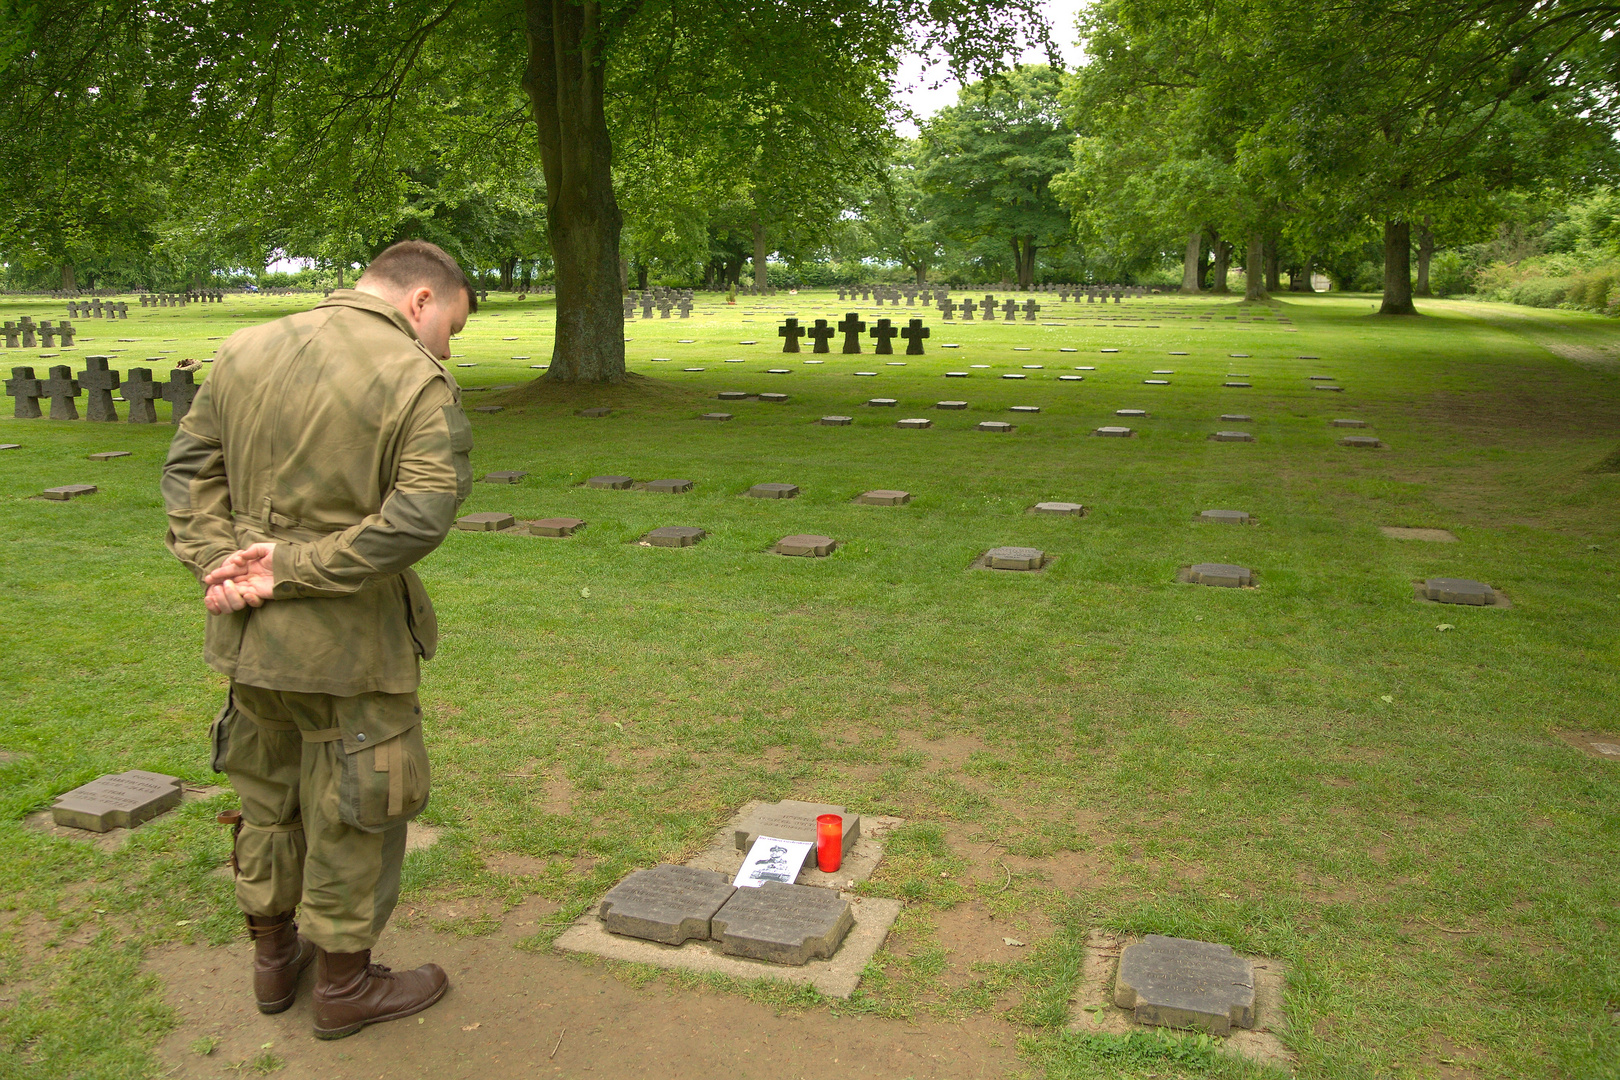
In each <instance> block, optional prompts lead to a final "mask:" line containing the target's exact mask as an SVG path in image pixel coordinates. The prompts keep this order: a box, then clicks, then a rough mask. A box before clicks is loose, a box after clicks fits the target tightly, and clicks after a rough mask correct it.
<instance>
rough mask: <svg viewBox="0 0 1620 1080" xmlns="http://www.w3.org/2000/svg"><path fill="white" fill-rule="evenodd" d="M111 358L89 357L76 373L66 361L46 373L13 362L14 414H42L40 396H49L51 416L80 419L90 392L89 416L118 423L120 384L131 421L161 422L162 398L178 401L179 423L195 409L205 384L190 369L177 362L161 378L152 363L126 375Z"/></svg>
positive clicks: (10, 386)
mask: <svg viewBox="0 0 1620 1080" xmlns="http://www.w3.org/2000/svg"><path fill="white" fill-rule="evenodd" d="M110 359H111V358H110V357H106V356H87V357H85V358H84V362H85V370H84V371H81V372H79V377H78V378H76V379H75V378H74V377H73V369H72V368H70V367H68V366H67V365H66V364H58V365H57V366H55V367H53V368H51V369H50V373H49V377H48V378H44V379H40V378H36V377H35V375H34V369H33V368H31V367H15V368H12V369H11V378H9V379H7V380H6V384H5V389H6V395H7V396H8V397H11V398H14V399H16V406H15V409H14V411H13V413H12V415H13V416H15V417H16V418H17V419H19V420H32V419H37V418H39V417H40V416H41V415H42V414H41V411H40V407H39V403H40V401H42V400H49V402H50V419H52V420H77V419H79V408H78V404H77V399H78V397H79V396H80V394H84V395H86V402H85V419H86V420H89V421H93V422H105V423H117V422H118V409H117V406H116V405H115V404H114V402H113V391H114V390H118V389H122V390H123V393H124V400H125V401H126V402H127V403H128V404H129V422H130V423H131V424H155V423H157V410H156V409H155V408H154V402H155V401H156V400H157V399H159V398H161V399H163V400H164V401H167V402H168V403H169V404H170V405H172V406H173V422H174V423H176V424H178V423H179V422H180V421H181V420H184V419H185V417H186V413H188V412H190V411H191V403H192V400H193V399H195V398H196V396H197V391H198V390H199V389H201V387H199V386H198V385H197V383H196V380H195V379H194V378H193V376H192V373H191V372H190V371H186V370H183V369H178V368H177V369H175V370H174V371H172V372H170V373H169V380H168V381H167V382H156V381H154V380H153V378H152V369H151V368H131V369H130V372H129V377H128V378H127V379H123V378H121V377H120V375H119V373H118V372H116V371H113V370H111V369H110V368H108V366H107V362H108V360H110Z"/></svg>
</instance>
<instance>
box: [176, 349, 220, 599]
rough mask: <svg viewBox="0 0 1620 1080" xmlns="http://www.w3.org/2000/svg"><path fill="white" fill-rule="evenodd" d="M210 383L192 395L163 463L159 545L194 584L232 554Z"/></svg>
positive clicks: (217, 427)
mask: <svg viewBox="0 0 1620 1080" xmlns="http://www.w3.org/2000/svg"><path fill="white" fill-rule="evenodd" d="M213 385H214V381H213V380H212V379H208V380H205V381H204V382H203V384H202V388H201V389H200V390H198V391H197V397H196V400H194V401H193V402H192V404H191V411H190V412H188V413H187V414H186V418H185V419H184V420H182V421H181V422H180V429H179V430H178V431H177V432H175V436H174V441H173V442H171V443H170V444H169V457H168V460H167V461H166V462H165V463H164V465H163V481H162V490H163V505H164V509H165V510H166V511H167V513H168V516H169V532H168V535H167V537H165V539H164V543H165V544H166V545H167V546H168V548H169V550H170V551H171V552H173V553H174V556H175V558H177V559H179V560H180V561H181V562H183V563H185V564H186V566H187V567H188V568H189V569H190V570H191V572H192V573H193V574H195V575H197V579H198V580H199V581H200V580H201V579H202V578H203V576H204V575H205V574H207V573H208V572H209V571H210V570H212V569H213V568H214V567H216V566H218V565H219V564H220V563H221V562H224V561H225V557H226V556H227V555H229V554H231V552H233V551H235V550H236V523H235V520H234V518H233V517H232V516H231V489H230V484H229V483H228V482H227V480H226V478H225V454H224V451H223V450H222V449H221V448H220V438H219V416H218V413H217V412H216V411H215V409H214V397H213V394H212V393H211V392H210V390H211V387H212V386H213Z"/></svg>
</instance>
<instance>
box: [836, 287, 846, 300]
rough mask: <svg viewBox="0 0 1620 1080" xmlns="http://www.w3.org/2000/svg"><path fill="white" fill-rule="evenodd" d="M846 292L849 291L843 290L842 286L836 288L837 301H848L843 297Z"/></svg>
mask: <svg viewBox="0 0 1620 1080" xmlns="http://www.w3.org/2000/svg"><path fill="white" fill-rule="evenodd" d="M848 291H849V290H847V289H845V288H844V287H843V286H842V285H840V286H838V299H839V300H848V299H849V297H848V296H846V295H845V293H847V292H848Z"/></svg>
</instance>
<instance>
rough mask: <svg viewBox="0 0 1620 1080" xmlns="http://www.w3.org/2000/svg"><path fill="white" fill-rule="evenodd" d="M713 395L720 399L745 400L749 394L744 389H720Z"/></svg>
mask: <svg viewBox="0 0 1620 1080" xmlns="http://www.w3.org/2000/svg"><path fill="white" fill-rule="evenodd" d="M714 396H715V397H717V398H719V399H720V400H721V401H747V400H748V398H749V397H750V396H751V395H750V394H748V392H747V391H744V390H722V391H720V392H719V393H718V394H716V395H714Z"/></svg>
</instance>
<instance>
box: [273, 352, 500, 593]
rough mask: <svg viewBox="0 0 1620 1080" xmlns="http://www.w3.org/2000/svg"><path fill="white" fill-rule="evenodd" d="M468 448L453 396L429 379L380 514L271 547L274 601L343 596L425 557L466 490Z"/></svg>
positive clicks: (410, 418)
mask: <svg viewBox="0 0 1620 1080" xmlns="http://www.w3.org/2000/svg"><path fill="white" fill-rule="evenodd" d="M471 450H472V426H471V425H470V424H468V423H467V415H466V413H464V412H462V410H461V405H460V403H459V402H458V401H457V400H456V396H455V393H454V391H452V390H451V389H450V386H449V384H448V383H447V382H445V381H444V380H441V379H434V380H432V381H431V382H429V383H428V384H427V386H426V387H425V388H424V389H423V391H422V393H421V394H419V395H418V396H417V399H416V403H415V404H414V405H413V406H412V408H411V410H410V412H409V414H408V415H407V416H406V418H405V420H404V423H403V425H402V434H401V437H400V453H399V466H398V469H397V471H396V472H395V476H394V486H393V490H392V491H390V492H389V494H388V496H387V497H386V498H385V499H384V500H383V504H382V509H381V511H380V512H379V513H376V514H371V515H369V516H368V517H366V518H365V519H363V520H362V521H360V523H359V524H357V525H353V526H351V527H349V528H347V529H344V530H343V531H342V532H337V533H332V534H331V535H329V536H323V537H321V538H320V539H319V540H316V541H313V542H311V543H305V544H300V543H289V542H286V541H280V542H278V543H277V544H276V554H275V558H274V560H273V562H274V566H273V569H274V573H275V597H276V598H277V599H296V598H300V597H319V596H347V595H349V594H350V593H354V592H358V591H359V590H360V588H361V586H363V585H364V584H365V583H366V582H367V581H369V580H371V579H373V578H378V577H386V576H389V575H393V574H398V573H400V572H402V571H404V570H405V569H406V568H408V567H409V566H410V565H411V564H412V563H415V562H416V561H417V560H419V559H421V558H423V557H424V556H426V555H427V554H428V553H430V552H431V551H433V549H434V548H436V547H438V546H439V545H440V544H441V543H443V542H444V538H445V536H446V535H447V534H448V533H449V532H450V526H451V525H452V524H454V522H455V518H456V511H457V510H458V509H459V508H460V507H461V503H462V501H463V500H464V499H466V497H467V495H468V493H469V492H470V491H471V490H472V467H471V464H470V462H469V460H468V454H469V453H470V452H471Z"/></svg>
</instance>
